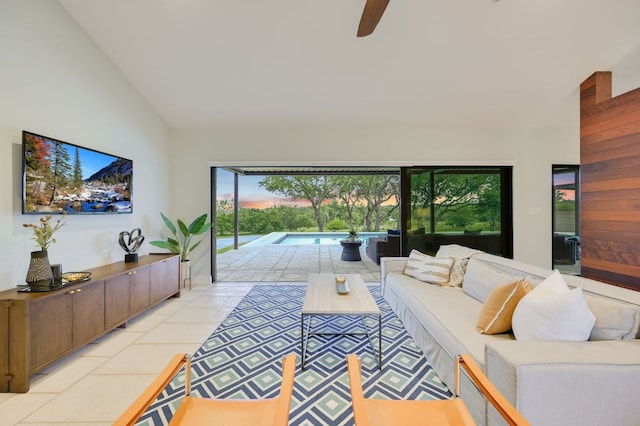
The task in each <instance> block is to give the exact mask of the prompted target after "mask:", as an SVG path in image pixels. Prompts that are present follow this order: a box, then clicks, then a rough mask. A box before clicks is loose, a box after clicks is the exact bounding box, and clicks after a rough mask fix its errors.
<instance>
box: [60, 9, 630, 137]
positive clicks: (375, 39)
mask: <svg viewBox="0 0 640 426" xmlns="http://www.w3.org/2000/svg"><path fill="white" fill-rule="evenodd" d="M60 3H61V4H62V6H63V7H64V8H65V9H66V10H67V11H68V13H69V14H70V15H71V16H72V18H73V19H75V20H76V21H77V22H78V24H79V25H80V26H81V27H82V28H83V29H84V30H85V31H86V33H87V35H88V37H90V38H91V39H93V40H94V42H95V43H96V45H97V46H99V48H100V49H101V50H102V51H103V52H104V53H105V54H106V56H107V57H109V58H110V59H111V60H112V61H113V63H114V64H115V65H116V66H117V67H118V68H119V69H120V70H121V71H122V73H123V74H124V75H125V76H126V78H127V79H128V80H129V81H130V82H131V84H132V85H133V87H135V89H136V90H138V91H139V92H140V93H141V94H142V96H144V97H145V98H146V99H147V101H148V102H149V104H150V105H151V106H152V107H153V108H154V109H155V110H156V111H157V112H158V114H159V115H160V116H161V117H162V118H163V119H164V120H165V121H166V123H167V124H168V125H169V126H170V127H173V128H211V127H217V126H251V125H258V126H262V125H316V124H321V125H354V124H356V125H359V124H370V123H376V124H381V123H389V124H392V123H393V124H398V123H399V124H403V123H407V124H408V123H411V124H421V125H433V126H461V127H466V126H482V127H485V126H487V127H522V126H555V125H563V124H566V123H567V121H571V120H573V121H574V122H576V121H577V120H578V87H579V84H580V83H581V82H582V81H583V80H584V79H586V78H587V77H588V76H589V75H590V74H591V73H593V72H594V71H597V70H609V69H611V68H612V67H614V66H616V65H618V64H624V65H626V68H624V69H627V70H631V71H629V72H628V75H614V83H615V81H616V79H618V81H623V82H624V81H633V80H634V79H636V81H635V82H634V83H635V84H636V85H638V83H639V82H638V79H640V25H638V18H640V1H637V0H606V1H605V0H535V1H532V0H501V1H494V0H391V2H390V3H389V5H388V6H387V9H386V11H385V13H384V16H383V17H382V19H381V21H380V23H379V24H378V26H377V27H376V29H375V31H374V32H373V34H372V35H370V36H368V37H362V38H357V37H356V31H357V28H358V22H359V20H360V17H361V15H362V11H363V7H364V4H365V0H60ZM633 71H635V73H634V72H633ZM630 88H632V87H629V88H624V89H626V90H629V89H630Z"/></svg>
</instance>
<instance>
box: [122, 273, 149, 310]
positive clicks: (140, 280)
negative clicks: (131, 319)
mask: <svg viewBox="0 0 640 426" xmlns="http://www.w3.org/2000/svg"><path fill="white" fill-rule="evenodd" d="M150 270H151V267H149V266H144V267H141V268H138V269H136V270H134V271H130V272H127V273H128V274H129V279H130V281H129V283H130V284H129V285H130V287H129V315H131V316H133V315H136V314H139V313H141V312H143V311H144V310H146V309H147V308H148V307H149V305H151V299H150Z"/></svg>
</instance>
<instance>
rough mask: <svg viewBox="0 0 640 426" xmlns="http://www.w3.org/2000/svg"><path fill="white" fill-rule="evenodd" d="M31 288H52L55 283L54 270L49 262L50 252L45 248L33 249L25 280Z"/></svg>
mask: <svg viewBox="0 0 640 426" xmlns="http://www.w3.org/2000/svg"><path fill="white" fill-rule="evenodd" d="M25 281H26V282H27V285H29V288H31V289H33V290H43V289H48V288H51V285H52V284H53V272H52V271H51V264H50V263H49V253H47V252H46V251H44V250H40V251H32V252H31V261H30V262H29V270H28V271H27V278H26V280H25Z"/></svg>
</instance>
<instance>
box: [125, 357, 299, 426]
mask: <svg viewBox="0 0 640 426" xmlns="http://www.w3.org/2000/svg"><path fill="white" fill-rule="evenodd" d="M184 365H186V377H185V396H184V398H183V399H182V401H181V402H180V405H179V406H178V409H177V411H176V412H175V414H174V415H173V417H172V418H171V421H170V422H169V424H170V425H203V424H220V425H223V424H224V425H252V426H256V425H265V426H266V425H269V426H272V425H278V426H286V425H287V424H288V422H289V406H290V404H291V397H292V395H293V376H294V372H295V369H296V356H295V354H290V355H287V356H286V357H285V358H284V360H283V362H282V385H281V386H280V394H279V395H278V396H277V397H275V398H270V399H255V400H242V399H208V398H196V397H193V396H191V371H190V369H191V362H190V357H189V355H187V354H178V355H175V356H174V357H173V359H172V360H171V361H170V362H169V364H167V366H166V367H165V369H164V370H163V371H162V372H161V373H160V375H159V376H158V377H157V378H156V380H155V381H154V382H153V383H152V384H151V385H149V387H148V388H147V389H146V390H145V391H144V393H143V394H142V395H140V397H138V399H137V400H136V401H135V402H134V403H133V404H132V405H131V406H130V407H129V408H128V409H127V411H125V412H124V414H122V416H120V418H119V419H118V420H117V421H116V422H115V423H114V425H115V426H124V425H133V424H135V422H136V420H137V419H138V418H140V416H142V414H144V412H145V411H146V410H147V408H148V407H149V406H150V405H151V404H152V403H153V402H154V401H155V400H156V398H157V397H158V395H159V394H160V393H161V392H162V391H163V390H164V388H165V387H166V386H167V385H168V384H169V383H170V382H171V381H172V380H173V378H174V377H175V375H176V374H178V372H179V371H180V370H181V369H182V367H183V366H184Z"/></svg>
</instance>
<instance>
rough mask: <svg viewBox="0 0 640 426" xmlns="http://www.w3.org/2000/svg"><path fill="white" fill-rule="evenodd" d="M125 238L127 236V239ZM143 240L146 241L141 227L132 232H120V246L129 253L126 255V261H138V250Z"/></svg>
mask: <svg viewBox="0 0 640 426" xmlns="http://www.w3.org/2000/svg"><path fill="white" fill-rule="evenodd" d="M125 238H126V241H125ZM143 241H144V237H143V236H142V231H141V230H140V228H135V229H134V230H133V231H131V232H129V231H122V232H121V233H120V238H119V239H118V242H119V243H120V247H122V249H123V250H124V251H126V252H127V254H125V255H124V261H125V263H132V262H137V261H138V253H136V252H137V251H138V249H139V248H140V246H141V245H142V242H143Z"/></svg>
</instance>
